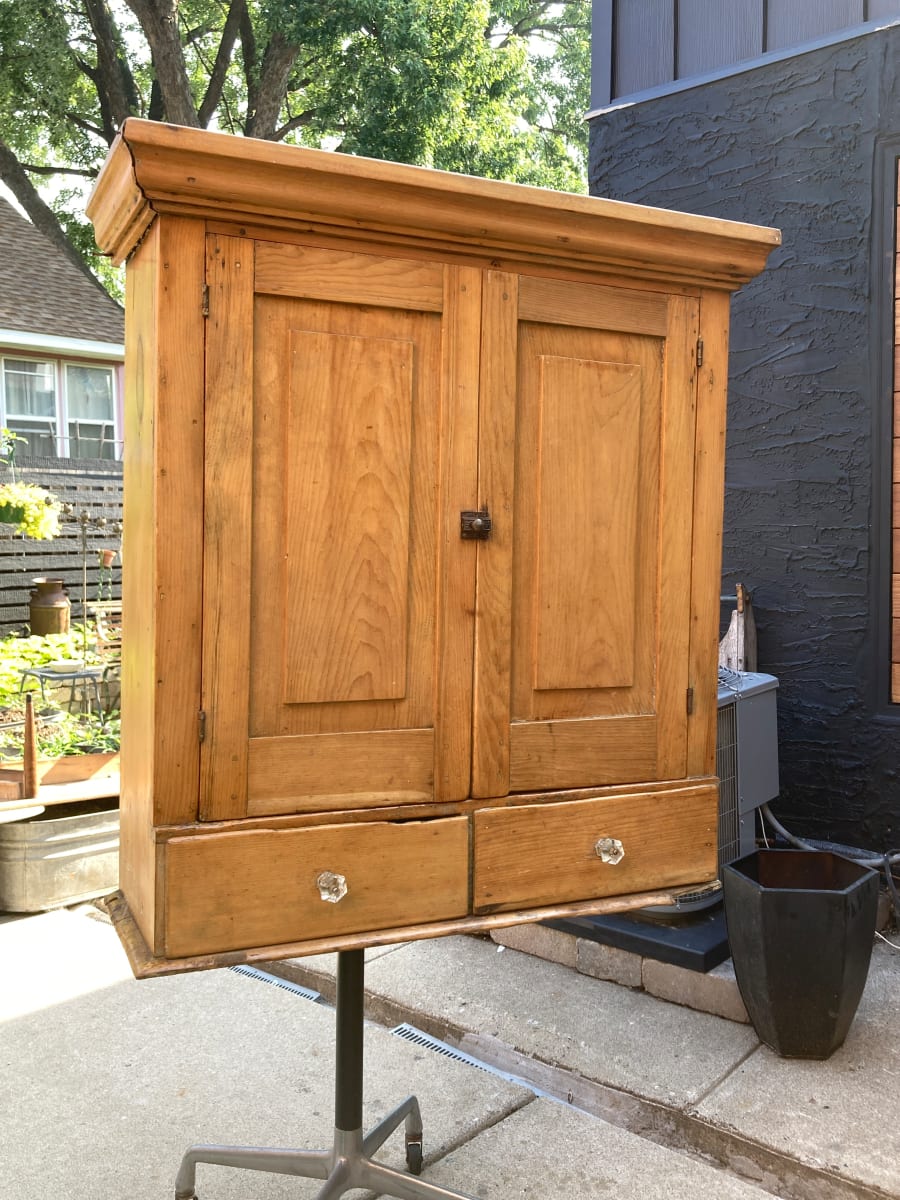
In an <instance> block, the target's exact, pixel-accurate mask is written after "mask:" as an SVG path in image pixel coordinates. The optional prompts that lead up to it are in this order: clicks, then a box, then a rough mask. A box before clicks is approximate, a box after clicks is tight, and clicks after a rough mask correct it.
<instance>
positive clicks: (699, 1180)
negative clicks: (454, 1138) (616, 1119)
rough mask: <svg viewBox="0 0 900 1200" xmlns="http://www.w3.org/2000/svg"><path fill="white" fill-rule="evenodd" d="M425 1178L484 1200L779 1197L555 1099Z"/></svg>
mask: <svg viewBox="0 0 900 1200" xmlns="http://www.w3.org/2000/svg"><path fill="white" fill-rule="evenodd" d="M535 1146H540V1156H539V1157H538V1158H537V1159H536V1158H535V1154H534V1149H535ZM424 1177H425V1178H427V1179H431V1180H433V1181H434V1182H435V1183H439V1184H441V1185H443V1186H444V1187H447V1188H453V1189H456V1190H458V1191H463V1192H467V1193H469V1194H471V1195H474V1196H477V1197H478V1200H514V1198H516V1197H523V1196H524V1197H529V1198H530V1200H548V1198H549V1197H560V1198H563V1197H564V1198H565V1200H601V1197H608V1198H609V1200H699V1198H702V1200H707V1198H708V1200H772V1193H771V1192H764V1191H761V1190H760V1189H759V1188H757V1187H755V1186H754V1185H753V1184H751V1183H748V1182H746V1181H744V1180H741V1179H738V1178H736V1177H735V1176H733V1175H731V1174H728V1173H726V1172H724V1171H720V1170H717V1169H716V1168H715V1167H712V1166H710V1165H709V1164H707V1163H705V1162H702V1161H700V1160H699V1159H695V1158H689V1157H687V1156H686V1155H684V1154H681V1153H678V1152H676V1151H674V1150H667V1149H664V1148H663V1147H661V1146H657V1145H654V1144H653V1143H652V1142H648V1141H645V1140H644V1139H643V1138H639V1137H635V1135H634V1134H631V1133H627V1132H626V1131H625V1130H622V1129H618V1128H616V1127H615V1126H613V1125H609V1124H607V1123H606V1122H604V1121H600V1120H598V1119H597V1118H596V1117H590V1116H587V1115H586V1114H585V1113H580V1112H576V1111H575V1110H574V1109H570V1108H564V1107H563V1106H561V1105H558V1104H554V1103H552V1102H551V1101H549V1100H540V1101H537V1102H535V1103H534V1104H529V1105H528V1107H527V1108H524V1109H521V1110H520V1111H519V1112H517V1113H515V1114H514V1115H512V1116H511V1117H509V1118H507V1120H505V1121H503V1122H502V1123H501V1124H500V1125H497V1126H494V1127H493V1128H492V1129H488V1130H486V1131H485V1132H484V1133H481V1134H479V1135H478V1137H476V1138H475V1139H474V1140H473V1141H472V1142H469V1143H467V1144H466V1145H465V1146H461V1147H460V1148H459V1149H458V1150H454V1151H453V1152H452V1153H450V1154H448V1155H447V1156H446V1158H444V1159H442V1160H441V1161H440V1162H439V1163H437V1164H436V1165H435V1166H434V1167H433V1168H432V1169H431V1170H430V1171H427V1172H426V1174H425V1176H424Z"/></svg>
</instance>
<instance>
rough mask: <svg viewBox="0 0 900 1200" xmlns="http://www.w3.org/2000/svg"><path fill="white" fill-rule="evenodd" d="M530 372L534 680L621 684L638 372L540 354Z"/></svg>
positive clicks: (629, 669)
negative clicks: (533, 391) (535, 372)
mask: <svg viewBox="0 0 900 1200" xmlns="http://www.w3.org/2000/svg"><path fill="white" fill-rule="evenodd" d="M539 371H540V381H539V384H538V392H539V401H538V403H539V413H538V419H539V422H540V433H539V438H540V440H539V445H538V453H539V463H538V480H537V489H538V499H537V513H536V517H537V521H536V526H537V527H536V530H535V536H536V541H537V547H538V555H537V600H536V620H535V648H534V656H533V657H534V681H533V682H534V687H535V688H537V689H538V690H548V691H549V690H554V689H557V690H558V689H562V688H613V687H630V686H631V685H632V684H633V683H634V673H635V653H634V651H635V621H636V619H637V612H638V596H637V594H636V590H637V585H638V580H639V572H638V563H637V555H638V539H637V529H638V500H639V473H638V472H639V465H640V451H641V429H640V421H641V370H640V367H639V366H638V365H637V364H636V363H618V362H616V363H611V362H598V361H596V360H589V359H578V358H564V357H562V356H548V355H543V356H542V357H541V359H540V361H539Z"/></svg>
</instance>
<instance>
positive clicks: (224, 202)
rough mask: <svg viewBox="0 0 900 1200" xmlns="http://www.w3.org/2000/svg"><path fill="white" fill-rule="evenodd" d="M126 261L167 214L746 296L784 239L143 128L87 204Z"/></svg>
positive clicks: (130, 135)
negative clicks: (745, 288) (744, 287)
mask: <svg viewBox="0 0 900 1200" xmlns="http://www.w3.org/2000/svg"><path fill="white" fill-rule="evenodd" d="M87 211H88V216H89V217H90V218H91V220H92V221H93V223H94V227H95V231H96V235H97V241H98V244H99V246H100V248H101V249H102V250H103V251H104V252H105V253H107V254H110V255H111V256H112V257H113V259H114V260H116V261H123V260H124V259H125V258H127V256H128V254H129V253H130V252H131V250H132V249H133V248H134V247H135V245H136V244H137V243H138V242H139V241H140V239H141V237H142V236H143V234H144V233H145V232H146V230H147V228H148V227H149V226H150V224H151V223H152V222H153V220H154V219H155V218H156V216H157V214H165V213H170V214H179V215H187V216H195V217H197V218H200V219H219V220H236V221H239V222H246V223H253V224H255V225H258V224H260V223H262V224H265V225H267V226H270V227H271V226H273V225H274V226H275V227H281V228H283V229H285V230H297V229H301V230H302V229H311V228H314V229H316V230H322V229H323V228H325V229H330V230H332V231H333V232H341V231H343V232H345V233H348V234H352V235H353V236H356V237H359V236H362V235H363V234H366V235H369V236H373V235H374V236H375V237H382V238H385V239H388V240H391V241H393V243H394V244H395V245H396V244H397V242H400V243H403V242H405V243H407V244H409V245H411V246H416V245H418V246H422V245H426V246H429V247H431V248H435V249H436V252H437V253H438V254H440V252H441V249H442V248H444V249H445V250H455V251H457V252H458V251H465V250H468V251H470V252H471V251H472V250H473V249H475V250H476V251H478V252H481V253H487V254H490V255H494V256H503V257H504V258H516V257H524V258H525V259H526V260H531V261H534V260H540V261H542V262H544V263H550V264H553V263H559V264H565V265H572V264H577V265H578V266H579V267H581V268H584V269H588V270H611V271H622V270H625V271H632V272H635V273H637V274H639V275H641V276H643V277H645V278H659V279H666V278H669V279H673V280H677V281H680V282H690V283H697V284H701V285H702V284H707V285H712V286H716V287H724V288H728V289H734V288H736V287H739V286H740V285H741V284H742V283H746V282H747V281H748V280H749V279H752V278H753V276H755V275H756V274H758V273H759V272H760V271H761V270H762V268H763V266H764V265H765V261H766V258H767V257H768V255H769V253H770V252H771V250H772V249H773V248H774V247H776V246H778V245H779V244H780V241H781V238H780V234H779V232H778V230H776V229H769V228H766V227H763V226H756V225H747V224H742V223H739V222H732V221H725V220H721V219H719V218H714V217H701V216H695V215H692V214H687V213H679V212H670V211H667V210H664V209H657V208H649V207H645V206H642V205H636V204H627V203H624V202H622V201H616V200H605V199H600V198H597V197H589V196H581V195H574V194H570V193H565V192H555V191H551V190H549V189H544V188H535V187H528V186H525V185H523V184H515V183H506V182H500V181H496V180H487V179H477V178H474V177H472V176H467V175H456V174H452V173H450V172H446V171H435V170H431V169H430V168H427V167H413V166H407V165H404V164H398V163H388V162H382V161H379V160H376V159H367V158H358V157H354V156H351V155H343V154H335V153H330V152H328V151H323V150H309V149H303V148H300V147H296V146H286V145H281V144H277V143H273V142H267V141H261V140H258V139H253V138H240V137H233V136H231V135H229V134H224V133H210V132H207V131H203V130H197V129H187V128H182V127H179V126H173V125H164V124H161V123H159V122H155V121H144V120H140V119H137V118H132V119H130V120H128V121H126V123H125V125H124V127H123V130H122V132H121V134H120V135H119V137H118V138H117V139H116V142H115V143H114V145H113V147H112V149H111V150H110V153H109V156H108V158H107V161H106V164H105V166H104V168H103V171H102V172H101V175H100V178H99V179H98V181H97V184H96V186H95V188H94V192H93V194H92V196H91V199H90V202H89V204H88V210H87Z"/></svg>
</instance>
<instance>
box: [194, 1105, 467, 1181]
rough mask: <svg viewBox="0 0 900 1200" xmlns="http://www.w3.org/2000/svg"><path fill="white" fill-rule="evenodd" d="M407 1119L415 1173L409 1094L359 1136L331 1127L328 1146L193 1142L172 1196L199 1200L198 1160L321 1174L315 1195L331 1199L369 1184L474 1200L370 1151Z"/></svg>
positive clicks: (417, 1126)
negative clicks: (381, 1159)
mask: <svg viewBox="0 0 900 1200" xmlns="http://www.w3.org/2000/svg"><path fill="white" fill-rule="evenodd" d="M403 1120H405V1121H406V1162H407V1165H408V1166H409V1169H410V1171H412V1172H413V1173H414V1174H418V1172H419V1171H420V1170H421V1169H422V1120H421V1116H420V1114H419V1102H418V1101H417V1100H416V1098H415V1096H409V1097H408V1098H407V1099H406V1100H404V1101H403V1103H402V1104H399V1105H398V1106H397V1107H396V1108H395V1109H394V1111H393V1112H392V1113H390V1115H389V1116H387V1117H385V1119H384V1120H383V1121H381V1122H380V1123H379V1124H378V1125H376V1126H375V1128H374V1129H373V1130H372V1131H371V1132H370V1133H369V1134H367V1135H366V1136H365V1137H363V1133H362V1130H361V1129H356V1130H353V1131H351V1132H348V1131H346V1130H343V1129H335V1131H334V1145H333V1146H332V1148H331V1150H260V1149H256V1148H254V1147H251V1146H191V1148H190V1149H189V1150H188V1152H187V1153H186V1154H185V1156H184V1158H183V1159H182V1162H181V1169H180V1170H179V1172H178V1177H177V1179H176V1181H175V1200H198V1197H197V1192H196V1189H195V1174H196V1166H197V1163H211V1164H215V1165H217V1166H221V1167H238V1168H241V1169H243V1170H245V1171H269V1172H271V1173H272V1174H276V1175H298V1176H301V1177H303V1178H305V1179H323V1180H324V1181H325V1184H324V1186H323V1187H322V1188H321V1189H320V1191H318V1192H317V1193H316V1200H334V1198H335V1197H337V1196H343V1195H344V1193H345V1192H348V1191H350V1190H351V1189H352V1188H371V1189H372V1190H373V1191H375V1192H378V1193H379V1194H382V1195H387V1196H396V1197H398V1198H399V1200H474V1197H472V1196H467V1195H464V1194H463V1193H462V1192H451V1191H449V1190H448V1189H447V1188H443V1187H440V1186H439V1185H437V1184H434V1183H427V1182H426V1181H425V1180H424V1179H415V1178H414V1177H413V1175H407V1174H406V1173H405V1172H404V1171H397V1170H395V1169H394V1168H393V1167H386V1166H384V1165H383V1164H382V1163H377V1162H375V1161H374V1160H373V1159H372V1158H371V1157H370V1156H371V1155H372V1154H373V1153H374V1152H375V1151H376V1150H377V1149H378V1148H379V1147H380V1146H381V1145H382V1144H383V1143H384V1142H386V1141H387V1139H388V1138H389V1137H390V1135H391V1134H392V1133H393V1132H394V1130H395V1129H397V1128H398V1127H399V1125H400V1123H401V1122H402V1121H403Z"/></svg>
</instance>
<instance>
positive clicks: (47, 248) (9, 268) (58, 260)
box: [0, 198, 125, 343]
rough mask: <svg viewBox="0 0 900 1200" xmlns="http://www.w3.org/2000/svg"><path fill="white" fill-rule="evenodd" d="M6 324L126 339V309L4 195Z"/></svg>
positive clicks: (0, 300) (0, 323) (1, 238)
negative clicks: (70, 259) (92, 280)
mask: <svg viewBox="0 0 900 1200" xmlns="http://www.w3.org/2000/svg"><path fill="white" fill-rule="evenodd" d="M0 329H16V330H20V331H22V332H25V333H38V334H47V335H48V336H50V337H70V338H86V339H89V340H91V341H98V342H116V343H121V342H122V341H123V340H124V336H125V314H124V312H123V311H122V309H121V308H120V306H119V305H118V304H117V303H116V302H115V300H113V299H112V298H111V297H110V296H107V294H106V293H105V292H104V291H103V290H102V288H101V287H100V286H99V285H98V286H96V287H95V286H94V285H93V284H92V283H91V281H90V280H89V279H86V278H85V277H84V276H83V275H82V274H81V272H80V271H79V270H78V268H77V267H76V266H74V265H73V264H72V263H70V262H69V261H68V259H66V257H65V255H63V254H61V253H60V251H59V250H57V248H56V247H55V246H54V245H53V244H52V243H51V242H49V241H48V240H47V238H46V237H44V235H43V234H42V233H40V232H39V231H38V230H37V229H35V227H34V226H33V225H32V224H31V222H30V221H28V220H26V219H25V218H24V217H23V216H20V215H19V213H18V212H16V210H15V209H14V208H13V206H12V205H11V204H9V203H8V202H7V201H6V200H3V199H2V198H0Z"/></svg>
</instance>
